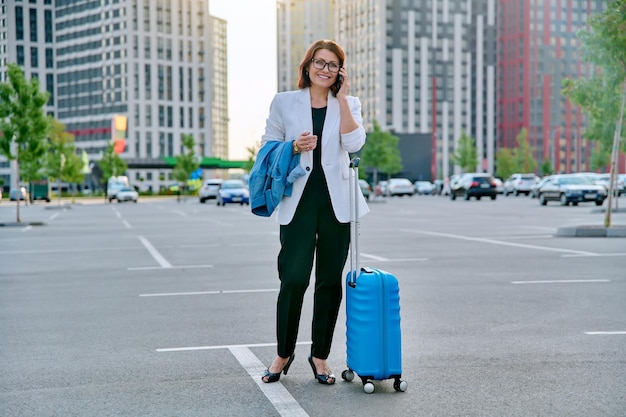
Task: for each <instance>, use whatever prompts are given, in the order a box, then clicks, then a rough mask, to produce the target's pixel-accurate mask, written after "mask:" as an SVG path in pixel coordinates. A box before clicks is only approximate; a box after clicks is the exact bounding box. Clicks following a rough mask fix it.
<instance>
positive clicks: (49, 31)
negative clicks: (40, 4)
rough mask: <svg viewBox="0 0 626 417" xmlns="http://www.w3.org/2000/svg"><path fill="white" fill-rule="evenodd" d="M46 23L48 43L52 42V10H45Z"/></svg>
mask: <svg viewBox="0 0 626 417" xmlns="http://www.w3.org/2000/svg"><path fill="white" fill-rule="evenodd" d="M44 25H45V34H44V35H45V38H46V43H52V10H45V11H44Z"/></svg>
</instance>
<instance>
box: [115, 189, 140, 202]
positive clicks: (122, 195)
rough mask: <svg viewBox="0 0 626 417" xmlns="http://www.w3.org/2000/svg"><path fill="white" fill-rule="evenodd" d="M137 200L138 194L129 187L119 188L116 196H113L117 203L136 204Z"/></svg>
mask: <svg viewBox="0 0 626 417" xmlns="http://www.w3.org/2000/svg"><path fill="white" fill-rule="evenodd" d="M138 198H139V193H138V192H137V191H135V190H134V189H132V188H129V187H124V188H120V189H119V190H118V191H117V194H116V195H115V199H116V200H117V202H118V203H121V202H124V201H132V202H133V203H136V202H137V199H138Z"/></svg>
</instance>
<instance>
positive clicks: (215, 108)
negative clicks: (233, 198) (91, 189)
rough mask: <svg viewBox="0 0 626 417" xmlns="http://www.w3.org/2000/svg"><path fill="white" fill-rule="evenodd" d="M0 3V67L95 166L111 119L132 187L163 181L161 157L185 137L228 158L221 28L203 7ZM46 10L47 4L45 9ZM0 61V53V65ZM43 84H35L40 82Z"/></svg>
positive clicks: (113, 0) (190, 3) (83, 0)
mask: <svg viewBox="0 0 626 417" xmlns="http://www.w3.org/2000/svg"><path fill="white" fill-rule="evenodd" d="M4 3H5V2H3V6H2V8H3V10H2V13H4V14H6V20H7V21H10V22H15V25H9V26H6V27H3V28H1V32H4V33H6V35H5V37H4V38H0V45H3V46H2V47H1V48H0V51H3V50H5V49H6V50H8V54H7V56H6V60H3V61H2V62H1V64H2V66H0V74H1V75H0V76H2V77H4V73H5V72H6V62H17V63H18V64H19V65H20V66H22V67H23V68H24V70H25V72H26V75H27V77H28V76H35V75H37V76H38V77H39V79H40V80H41V81H42V86H43V88H47V89H48V90H49V91H50V92H51V100H50V102H49V105H50V106H49V107H50V110H49V111H50V113H52V114H54V116H55V117H56V118H57V119H59V120H60V121H61V122H63V123H64V124H65V125H66V128H67V130H68V131H69V132H71V133H73V134H74V136H75V140H76V147H77V149H78V150H79V151H81V150H85V151H86V152H87V153H88V155H89V157H90V159H92V160H94V159H99V157H100V155H101V153H102V151H103V150H104V149H105V148H106V146H107V145H108V143H109V142H110V141H111V138H112V133H113V132H112V121H113V118H114V117H115V116H116V115H122V116H126V117H127V121H128V124H127V126H128V132H127V144H126V148H125V149H124V151H123V153H122V154H121V156H122V158H124V159H126V160H127V161H128V163H129V167H130V169H129V176H130V179H131V181H132V182H133V183H135V184H138V183H139V182H141V183H142V184H143V187H144V188H148V187H151V188H152V189H158V187H159V186H163V185H165V184H167V183H169V182H171V170H170V169H168V168H167V166H164V164H163V158H165V157H171V156H176V155H179V154H180V153H181V151H182V144H181V137H182V135H183V134H189V135H192V136H193V137H194V139H195V141H196V145H197V149H196V152H197V153H199V154H200V155H201V156H217V157H221V158H227V157H228V128H227V124H228V110H227V109H228V102H227V71H226V68H227V60H226V22H225V21H223V20H220V19H215V18H212V17H211V16H210V15H209V12H208V10H209V9H208V6H209V5H208V1H206V0H128V1H119V0H102V1H92V0H55V1H54V2H52V0H29V1H28V2H27V1H19V0H18V1H16V0H10V1H7V2H6V4H4ZM52 3H54V4H52ZM2 58H4V56H0V59H2ZM44 80H45V82H43V81H44Z"/></svg>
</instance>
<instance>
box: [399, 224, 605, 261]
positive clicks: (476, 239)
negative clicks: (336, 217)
mask: <svg viewBox="0 0 626 417" xmlns="http://www.w3.org/2000/svg"><path fill="white" fill-rule="evenodd" d="M400 231H402V232H406V233H421V234H424V235H431V236H439V237H449V238H452V239H459V240H469V241H471V242H482V243H489V244H493V245H502V246H513V247H516V248H525V249H536V250H544V251H548V252H562V253H566V254H576V255H584V256H598V254H597V253H594V252H585V251H580V250H572V249H561V248H551V247H549V246H538V245H527V244H524V243H513V242H506V241H502V240H495V239H485V238H480V237H469V236H461V235H455V234H452V233H439V232H429V231H427V230H405V229H400Z"/></svg>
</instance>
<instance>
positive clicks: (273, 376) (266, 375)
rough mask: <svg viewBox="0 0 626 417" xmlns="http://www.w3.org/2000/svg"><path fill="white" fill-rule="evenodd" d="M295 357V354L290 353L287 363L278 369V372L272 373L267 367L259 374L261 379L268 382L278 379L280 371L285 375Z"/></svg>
mask: <svg viewBox="0 0 626 417" xmlns="http://www.w3.org/2000/svg"><path fill="white" fill-rule="evenodd" d="M295 358H296V354H295V353H294V354H293V355H291V356H290V357H289V360H288V361H287V363H286V364H285V366H284V367H283V370H282V371H278V372H276V373H274V372H270V369H269V368H267V369H266V370H265V372H263V375H261V381H263V382H265V383H267V384H269V383H270V382H276V381H278V380H279V379H280V374H281V373H283V374H285V375H287V372H288V371H289V367H290V366H291V363H292V362H293V360H294V359H295ZM265 378H267V381H266V380H265Z"/></svg>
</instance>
